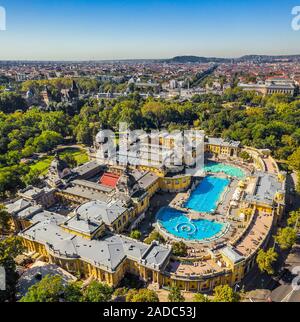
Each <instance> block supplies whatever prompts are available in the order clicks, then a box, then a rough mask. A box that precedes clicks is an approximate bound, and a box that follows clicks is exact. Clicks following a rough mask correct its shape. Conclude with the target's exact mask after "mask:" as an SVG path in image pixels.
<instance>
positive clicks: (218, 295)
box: [214, 285, 240, 302]
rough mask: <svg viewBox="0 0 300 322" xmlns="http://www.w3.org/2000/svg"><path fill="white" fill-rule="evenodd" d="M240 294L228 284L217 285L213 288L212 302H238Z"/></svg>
mask: <svg viewBox="0 0 300 322" xmlns="http://www.w3.org/2000/svg"><path fill="white" fill-rule="evenodd" d="M239 301H240V295H239V294H238V293H237V292H235V291H234V290H233V288H231V287H230V286H229V285H219V286H217V287H215V289H214V302H239Z"/></svg>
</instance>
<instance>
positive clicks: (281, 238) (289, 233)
mask: <svg viewBox="0 0 300 322" xmlns="http://www.w3.org/2000/svg"><path fill="white" fill-rule="evenodd" d="M296 240H297V232H296V230H295V229H294V228H292V227H286V228H281V229H279V231H278V233H277V235H276V236H275V241H276V242H277V243H278V245H279V247H280V248H281V249H282V250H286V249H289V248H291V247H292V246H293V245H294V244H295V242H296Z"/></svg>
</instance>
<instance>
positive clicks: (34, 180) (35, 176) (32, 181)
mask: <svg viewBox="0 0 300 322" xmlns="http://www.w3.org/2000/svg"><path fill="white" fill-rule="evenodd" d="M40 175H41V171H40V170H38V169H30V171H29V172H28V173H27V174H25V175H24V176H22V181H23V182H24V183H25V185H26V186H30V185H33V186H36V185H38V184H39V183H41V179H40Z"/></svg>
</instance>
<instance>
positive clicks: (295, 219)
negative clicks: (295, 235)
mask: <svg viewBox="0 0 300 322" xmlns="http://www.w3.org/2000/svg"><path fill="white" fill-rule="evenodd" d="M287 223H288V225H289V226H291V227H294V228H296V229H299V228H300V210H297V211H292V212H290V215H289V218H288V221H287Z"/></svg>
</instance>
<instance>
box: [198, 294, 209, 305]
mask: <svg viewBox="0 0 300 322" xmlns="http://www.w3.org/2000/svg"><path fill="white" fill-rule="evenodd" d="M194 302H205V303H208V302H211V301H210V299H209V298H208V296H206V295H204V294H201V293H196V294H195V295H194Z"/></svg>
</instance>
